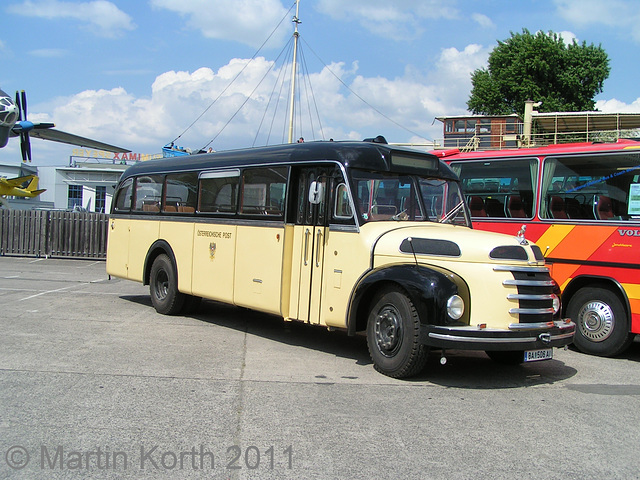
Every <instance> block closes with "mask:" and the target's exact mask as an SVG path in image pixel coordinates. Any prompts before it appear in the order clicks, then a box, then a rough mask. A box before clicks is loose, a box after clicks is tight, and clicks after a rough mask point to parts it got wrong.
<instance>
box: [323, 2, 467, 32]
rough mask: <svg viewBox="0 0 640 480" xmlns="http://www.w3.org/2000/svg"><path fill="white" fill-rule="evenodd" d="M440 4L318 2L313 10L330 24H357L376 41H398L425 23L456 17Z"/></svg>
mask: <svg viewBox="0 0 640 480" xmlns="http://www.w3.org/2000/svg"><path fill="white" fill-rule="evenodd" d="M453 3H455V2H442V0H395V1H394V2H389V1H388V0H349V1H344V0H319V1H318V5H317V7H316V8H317V9H318V10H319V11H320V12H322V13H324V14H326V15H328V16H330V17H331V18H333V19H334V20H342V21H344V20H348V21H350V22H351V21H357V22H359V23H360V24H361V25H362V26H363V27H364V28H366V29H367V30H369V31H370V32H371V33H373V34H375V35H378V36H380V37H385V38H391V39H393V40H397V41H402V40H407V38H414V37H417V36H418V35H420V34H421V33H422V32H423V31H424V21H425V20H436V19H441V18H446V19H452V18H455V17H456V16H457V14H458V11H457V9H455V8H453V7H452V6H451V5H452V4H453Z"/></svg>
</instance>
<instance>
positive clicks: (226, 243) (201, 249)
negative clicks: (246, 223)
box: [188, 223, 237, 303]
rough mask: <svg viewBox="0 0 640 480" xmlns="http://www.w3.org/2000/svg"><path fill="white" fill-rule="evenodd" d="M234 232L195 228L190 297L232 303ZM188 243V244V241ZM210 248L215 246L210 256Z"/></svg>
mask: <svg viewBox="0 0 640 480" xmlns="http://www.w3.org/2000/svg"><path fill="white" fill-rule="evenodd" d="M236 228H237V227H236V226H235V225H220V224H211V223H197V224H196V225H195V228H194V230H193V233H194V234H195V235H194V236H193V250H192V251H193V270H192V271H193V280H192V283H191V284H192V294H193V295H198V296H201V297H205V298H210V299H212V300H218V301H220V302H227V303H233V284H234V276H235V271H234V270H235V259H236ZM188 240H189V242H191V239H188ZM212 244H213V245H212ZM212 246H215V252H214V253H213V254H212V252H211V248H212Z"/></svg>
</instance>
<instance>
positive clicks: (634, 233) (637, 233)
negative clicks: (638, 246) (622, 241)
mask: <svg viewBox="0 0 640 480" xmlns="http://www.w3.org/2000/svg"><path fill="white" fill-rule="evenodd" d="M618 233H619V234H620V236H621V237H624V236H627V237H640V230H625V229H622V228H619V229H618Z"/></svg>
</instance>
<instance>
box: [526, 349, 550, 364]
mask: <svg viewBox="0 0 640 480" xmlns="http://www.w3.org/2000/svg"><path fill="white" fill-rule="evenodd" d="M552 358H553V349H552V348H545V349H543V350H527V351H525V352H524V361H525V362H537V361H539V360H551V359H552Z"/></svg>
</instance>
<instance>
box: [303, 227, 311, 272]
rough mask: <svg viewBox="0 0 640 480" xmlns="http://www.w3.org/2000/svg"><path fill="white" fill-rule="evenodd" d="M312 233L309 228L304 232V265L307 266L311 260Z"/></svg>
mask: <svg viewBox="0 0 640 480" xmlns="http://www.w3.org/2000/svg"><path fill="white" fill-rule="evenodd" d="M310 234H311V231H310V230H309V229H308V228H307V229H306V230H305V232H304V265H305V266H307V264H308V263H309V262H308V259H309V235H310Z"/></svg>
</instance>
